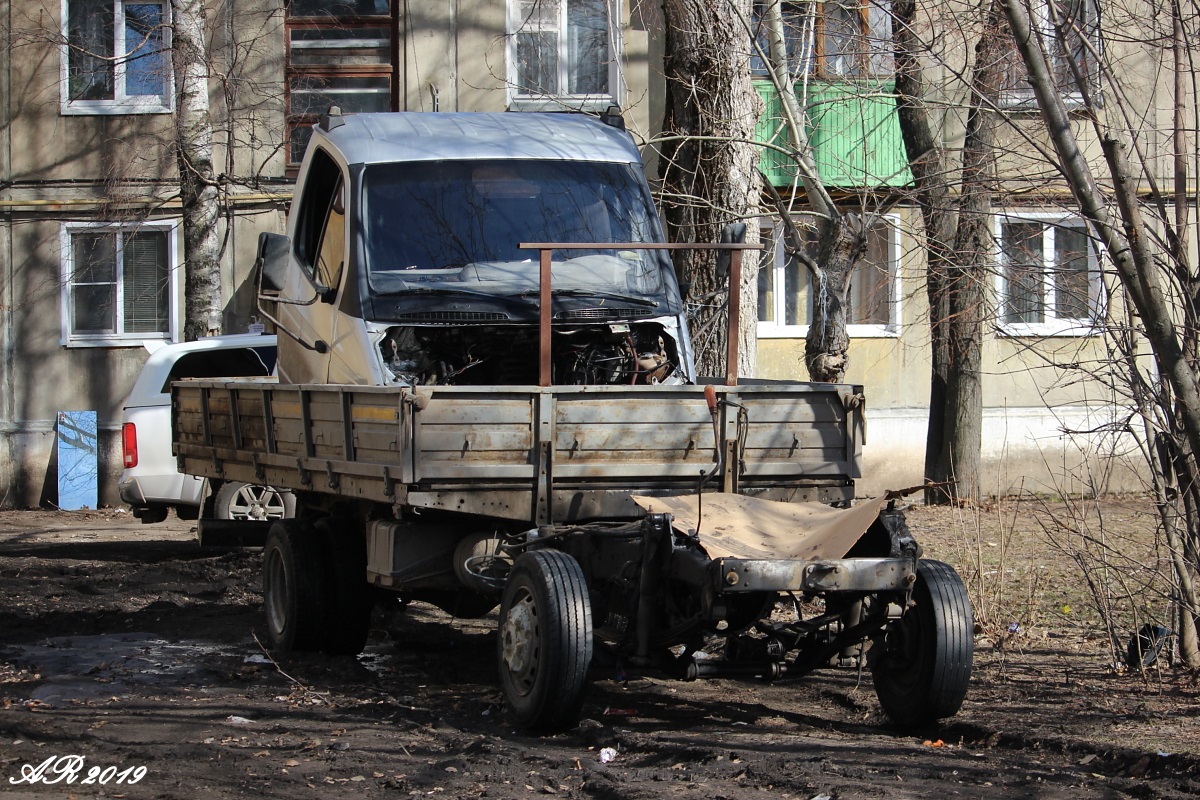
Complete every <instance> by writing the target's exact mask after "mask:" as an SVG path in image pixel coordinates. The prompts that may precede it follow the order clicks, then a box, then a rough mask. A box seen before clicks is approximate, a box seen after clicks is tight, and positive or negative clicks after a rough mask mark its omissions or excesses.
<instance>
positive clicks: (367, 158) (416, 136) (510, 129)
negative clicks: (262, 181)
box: [313, 111, 641, 164]
mask: <svg viewBox="0 0 1200 800" xmlns="http://www.w3.org/2000/svg"><path fill="white" fill-rule="evenodd" d="M313 138H314V139H317V140H318V141H322V140H323V141H324V143H326V146H327V147H329V148H330V149H331V150H334V151H336V152H338V153H340V154H341V157H342V158H343V159H344V160H345V163H346V164H380V163H388V162H397V161H441V160H448V159H455V160H460V159H496V158H503V159H540V160H563V161H610V162H618V163H641V155H640V154H639V153H638V150H637V148H636V147H635V146H634V144H633V138H632V137H631V136H630V135H629V134H628V133H627V132H625V131H624V130H622V129H620V128H617V127H614V126H612V125H607V124H605V123H603V122H601V121H600V120H598V119H596V118H595V117H589V116H586V115H582V114H566V113H525V112H522V113H508V112H501V113H484V112H470V113H441V112H436V113H434V112H418V111H406V112H393V113H378V114H351V115H346V116H331V117H328V118H322V122H321V123H319V124H317V125H314V126H313Z"/></svg>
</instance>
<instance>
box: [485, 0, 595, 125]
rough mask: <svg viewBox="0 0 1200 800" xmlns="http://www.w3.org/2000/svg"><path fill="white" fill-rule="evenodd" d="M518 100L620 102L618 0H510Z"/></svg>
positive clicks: (575, 104) (512, 73)
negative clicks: (614, 3)
mask: <svg viewBox="0 0 1200 800" xmlns="http://www.w3.org/2000/svg"><path fill="white" fill-rule="evenodd" d="M508 16H509V24H508V27H509V36H508V41H509V84H510V86H509V93H510V97H511V100H512V104H513V105H515V106H517V107H521V106H529V105H530V104H535V105H537V104H540V105H543V106H545V107H548V108H555V107H557V108H591V109H602V108H604V107H606V106H607V105H608V104H610V103H612V102H614V101H615V100H616V96H617V91H616V87H617V84H618V72H617V63H618V59H619V47H618V36H617V28H616V19H617V16H616V13H615V10H614V8H613V4H612V0H509V8H508Z"/></svg>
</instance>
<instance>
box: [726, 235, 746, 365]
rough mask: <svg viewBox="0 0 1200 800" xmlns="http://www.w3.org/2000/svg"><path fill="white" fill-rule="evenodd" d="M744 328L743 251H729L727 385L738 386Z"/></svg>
mask: <svg viewBox="0 0 1200 800" xmlns="http://www.w3.org/2000/svg"><path fill="white" fill-rule="evenodd" d="M741 326H742V251H741V250H731V251H729V330H728V331H726V336H725V340H726V341H725V385H726V386H737V375H738V329H739V328H741Z"/></svg>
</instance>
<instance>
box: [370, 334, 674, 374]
mask: <svg viewBox="0 0 1200 800" xmlns="http://www.w3.org/2000/svg"><path fill="white" fill-rule="evenodd" d="M379 348H380V351H381V353H382V356H383V363H384V365H385V366H386V367H387V368H388V370H389V371H390V372H391V373H392V375H393V378H394V380H395V381H396V382H398V383H404V384H408V385H411V386H522V385H533V384H536V383H537V382H538V358H537V353H538V329H537V328H536V327H532V326H515V325H511V326H509V325H506V326H499V325H496V326H480V327H421V326H396V327H393V328H389V329H388V331H387V335H386V336H385V337H384V338H383V341H381V342H380V344H379ZM551 353H552V380H553V382H554V384H556V385H560V386H580V385H626V386H634V385H642V386H644V385H654V384H676V385H678V384H685V383H687V379H686V377H685V376H684V373H683V371H682V370H681V369H680V368H679V350H678V347H677V345H676V343H675V341H674V339H672V338H671V337H670V336H669V335H668V334H667V333H666V332H665V331H664V329H663V326H662V325H660V324H658V323H657V322H641V323H632V322H615V323H607V324H603V325H586V326H580V327H572V328H555V329H554V331H553V334H552V338H551Z"/></svg>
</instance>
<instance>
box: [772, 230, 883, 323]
mask: <svg viewBox="0 0 1200 800" xmlns="http://www.w3.org/2000/svg"><path fill="white" fill-rule="evenodd" d="M799 221H800V223H801V224H802V225H806V223H805V221H804V220H803V219H801V220H799ZM898 222H899V221H898V220H897V219H895V218H894V217H876V218H874V219H873V220H872V221H871V222H870V223H869V226H868V228H867V252H866V254H865V255H864V256H863V257H862V260H861V261H859V263H858V266H857V267H855V270H854V274H853V276H851V279H850V292H849V296H848V298H847V304H848V306H849V308H848V309H847V332H848V333H849V334H850V336H852V337H860V338H861V337H870V336H895V335H897V334H898V333H899V329H900V303H899V297H900V289H899V263H900V245H899V233H898V230H897V224H898ZM806 227H808V228H809V230H810V231H812V230H813V228H812V227H811V226H810V225H806ZM812 235H813V236H814V237H815V232H814V233H813V234H812ZM762 240H763V242H764V244H765V246H766V249H765V250H764V251H763V261H762V262H761V263H760V265H759V272H758V334H759V336H760V337H764V338H765V337H802V336H804V335H806V334H807V333H808V324H809V321H810V320H811V319H812V303H813V298H814V296H815V294H816V293H815V292H814V291H813V285H812V276H811V274H810V273H809V272H808V270H807V269H805V268H804V266H803V265H802V264H800V263H799V262H798V261H795V260H793V259H788V258H787V256H786V254H785V253H784V248H783V229H782V227H780V226H776V227H775V228H768V229H765V230H764V231H763V232H762Z"/></svg>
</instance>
